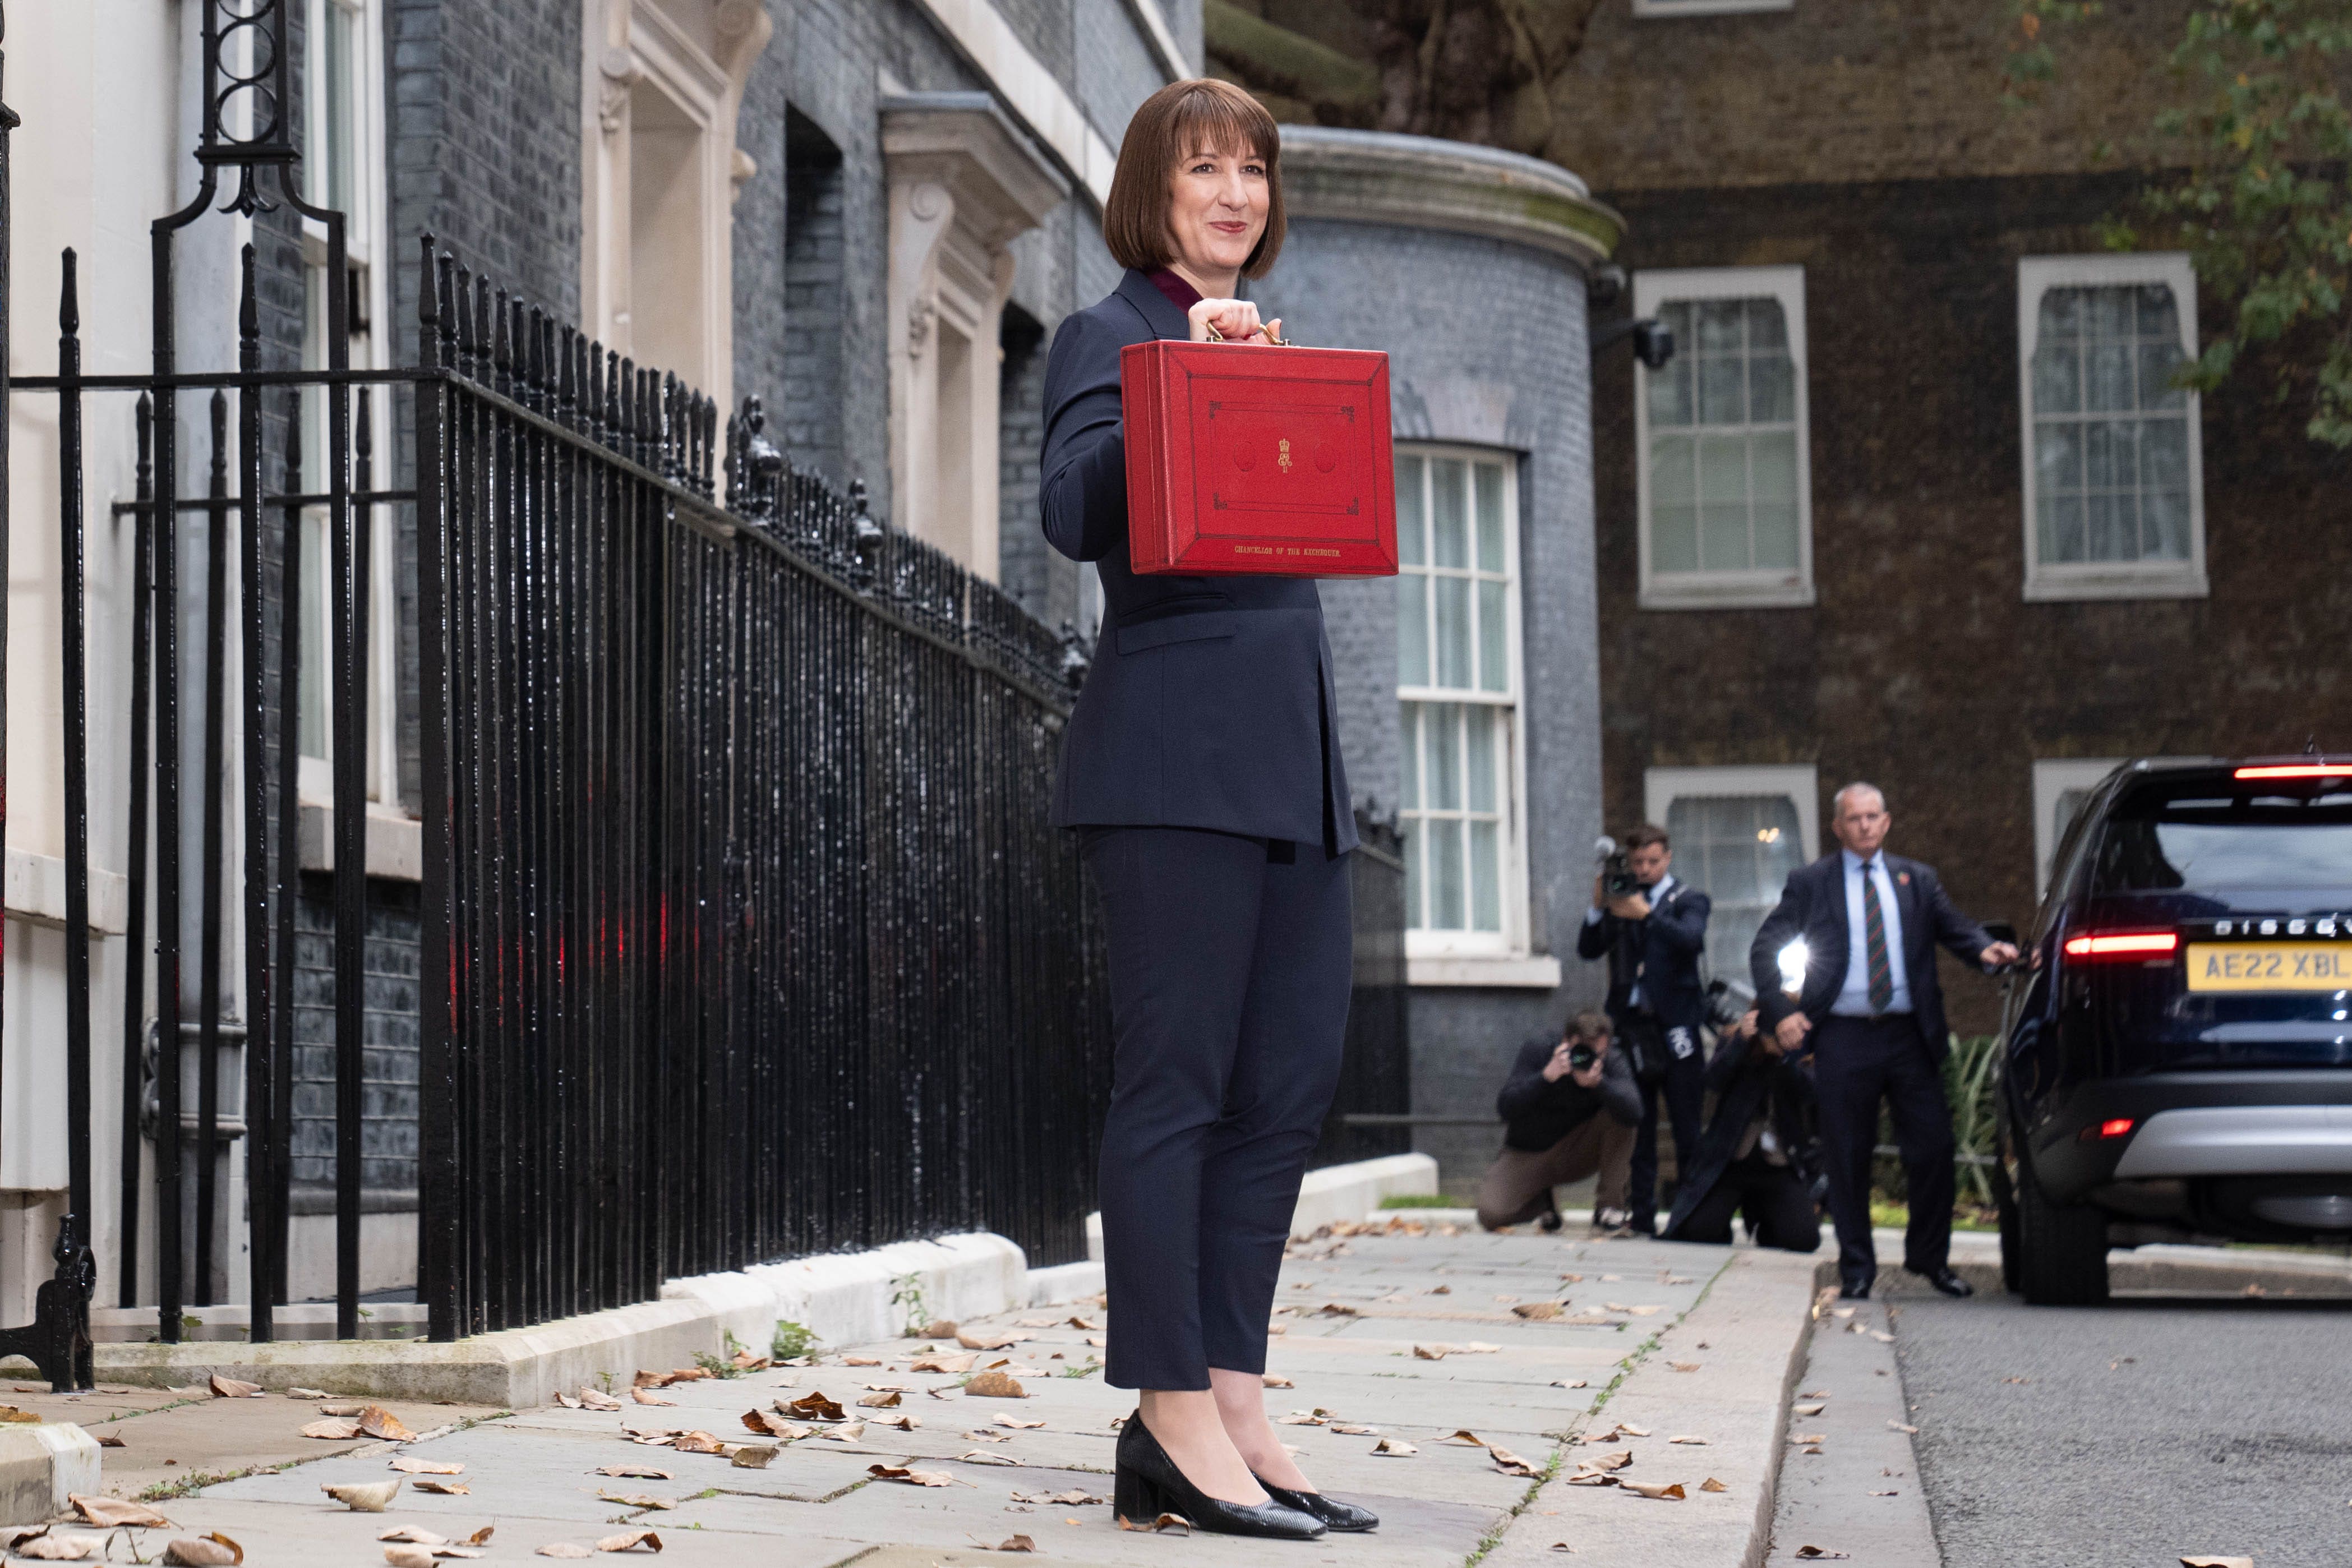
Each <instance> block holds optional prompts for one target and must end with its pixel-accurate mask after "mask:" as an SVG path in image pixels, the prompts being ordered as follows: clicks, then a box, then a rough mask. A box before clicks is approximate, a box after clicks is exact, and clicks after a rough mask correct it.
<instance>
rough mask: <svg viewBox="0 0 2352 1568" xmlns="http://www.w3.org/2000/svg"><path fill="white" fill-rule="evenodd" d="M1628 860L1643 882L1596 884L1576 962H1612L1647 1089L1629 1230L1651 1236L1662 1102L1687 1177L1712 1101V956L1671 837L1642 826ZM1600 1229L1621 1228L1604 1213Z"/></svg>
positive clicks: (1637, 1069)
mask: <svg viewBox="0 0 2352 1568" xmlns="http://www.w3.org/2000/svg"><path fill="white" fill-rule="evenodd" d="M1625 848H1626V862H1627V865H1628V867H1629V868H1631V869H1632V871H1633V880H1634V881H1635V882H1636V883H1637V884H1638V886H1637V888H1636V889H1635V890H1634V891H1633V892H1631V893H1628V894H1626V895H1625V896H1623V897H1622V898H1616V899H1604V894H1605V893H1606V889H1604V888H1603V887H1602V885H1601V879H1600V878H1599V877H1595V878H1593V879H1592V907H1591V909H1590V910H1586V911H1585V916H1584V929H1583V930H1582V931H1579V932H1577V936H1576V955H1577V956H1578V957H1579V958H1581V959H1586V960H1588V961H1589V960H1591V959H1596V958H1603V957H1605V958H1607V959H1608V960H1609V999H1608V1002H1607V1004H1606V1005H1607V1006H1608V1009H1609V1016H1610V1017H1612V1018H1613V1019H1615V1020H1616V1023H1617V1035H1618V1041H1619V1045H1620V1047H1621V1048H1623V1049H1626V1051H1627V1054H1628V1055H1629V1056H1630V1057H1631V1058H1633V1068H1634V1077H1635V1079H1636V1080H1637V1082H1638V1083H1639V1085H1640V1088H1641V1095H1642V1125H1641V1129H1640V1131H1638V1132H1636V1133H1635V1134H1634V1139H1633V1180H1632V1182H1631V1183H1630V1184H1628V1188H1627V1194H1628V1195H1627V1198H1626V1202H1627V1203H1628V1204H1629V1205H1632V1212H1631V1213H1630V1214H1628V1215H1624V1216H1622V1224H1623V1226H1625V1227H1626V1228H1628V1229H1630V1230H1631V1231H1633V1233H1636V1234H1639V1235H1642V1236H1647V1235H1649V1234H1650V1233H1651V1232H1652V1231H1654V1229H1655V1228H1656V1226H1657V1219H1658V1210H1657V1201H1658V1193H1657V1187H1658V1100H1659V1096H1660V1091H1664V1099H1665V1102H1666V1121H1667V1124H1668V1125H1669V1126H1671V1127H1672V1128H1673V1129H1674V1131H1675V1169H1676V1170H1678V1171H1687V1170H1688V1169H1689V1168H1690V1162H1691V1161H1692V1160H1694V1159H1696V1157H1697V1152H1698V1144H1699V1130H1700V1113H1701V1111H1702V1110H1703V1108H1704V1106H1705V1104H1706V1062H1705V1061H1704V1059H1703V1058H1701V1057H1700V1054H1699V1048H1698V1029H1699V1025H1700V1023H1701V1021H1703V1020H1704V1019H1705V1018H1706V986H1704V985H1703V984H1700V981H1699V975H1698V965H1699V958H1700V956H1701V954H1703V953H1704V952H1706V917H1707V913H1708V910H1709V909H1710V905H1709V904H1708V901H1707V897H1706V894H1705V893H1703V892H1700V891H1699V890H1698V889H1696V888H1691V887H1685V886H1684V885H1683V884H1682V883H1681V882H1678V881H1676V880H1675V875H1674V872H1673V871H1672V870H1671V869H1670V868H1671V867H1672V866H1673V864H1674V858H1675V851H1674V846H1673V845H1672V844H1671V843H1670V842H1668V840H1667V838H1666V830H1665V829H1664V828H1663V827H1657V826H1651V825H1649V824H1647V823H1644V824H1643V826H1640V827H1637V828H1635V829H1634V830H1633V832H1631V833H1629V834H1627V835H1626V836H1625ZM1592 1217H1593V1223H1594V1226H1595V1228H1596V1229H1601V1228H1615V1227H1614V1226H1609V1225H1608V1224H1607V1223H1606V1220H1607V1217H1608V1216H1604V1215H1601V1214H1599V1213H1595V1214H1594V1215H1593V1216H1592Z"/></svg>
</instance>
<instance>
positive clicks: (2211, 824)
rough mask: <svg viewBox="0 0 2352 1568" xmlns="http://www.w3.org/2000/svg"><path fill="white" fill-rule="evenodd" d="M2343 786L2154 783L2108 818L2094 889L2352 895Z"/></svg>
mask: <svg viewBox="0 0 2352 1568" xmlns="http://www.w3.org/2000/svg"><path fill="white" fill-rule="evenodd" d="M2343 783H2344V781H2342V780H2339V779H2326V780H2319V781H2315V782H2314V783H2313V784H2309V785H2299V784H2297V783H2290V782H2282V781H2278V780H2233V779H2203V780H2189V781H2164V782H2161V783H2154V784H2148V785H2145V786H2143V787H2141V788H2139V789H2137V790H2135V791H2133V792H2132V793H2130V794H2129V795H2126V796H2124V797H2123V798H2122V799H2121V800H2119V801H2118V802H2116V806H2115V808H2114V810H2113V811H2111V812H2110V813H2109V814H2108V816H2107V820H2106V823H2105V826H2104V828H2103V830H2102V837H2101V839H2100V843H2099V853H2098V858H2097V860H2096V862H2095V865H2094V867H2093V870H2092V889H2093V891H2095V892H2101V893H2130V892H2149V891H2162V890H2165V889H2199V888H2276V889H2346V888H2352V792H2347V790H2346V789H2345V788H2344V787H2343Z"/></svg>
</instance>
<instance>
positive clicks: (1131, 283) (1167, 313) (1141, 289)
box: [1118, 267, 1192, 338]
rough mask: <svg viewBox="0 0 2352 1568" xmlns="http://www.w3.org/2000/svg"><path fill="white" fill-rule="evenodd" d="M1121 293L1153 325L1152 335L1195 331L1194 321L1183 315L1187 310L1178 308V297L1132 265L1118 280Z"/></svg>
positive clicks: (1171, 335) (1170, 335)
mask: <svg viewBox="0 0 2352 1568" xmlns="http://www.w3.org/2000/svg"><path fill="white" fill-rule="evenodd" d="M1118 297H1119V298H1120V299H1122V300H1126V301H1127V302H1128V303H1129V304H1130V305H1132V306H1134V307H1135V309H1136V310H1137V312H1138V313H1139V314H1140V315H1141V316H1142V317H1143V321H1144V325H1146V326H1148V327H1150V329H1151V335H1152V336H1153V337H1156V338H1189V337H1191V336H1192V322H1191V321H1186V320H1185V319H1184V312H1183V311H1181V310H1178V309H1177V308H1176V304H1175V301H1174V300H1171V299H1169V298H1168V296H1167V295H1165V294H1162V293H1161V292H1160V285H1159V284H1157V283H1154V282H1153V281H1152V280H1151V279H1149V278H1146V277H1145V276H1144V275H1143V274H1142V273H1140V272H1138V271H1137V270H1136V269H1135V268H1132V267H1130V268H1128V269H1127V276H1126V277H1124V278H1122V279H1119V280H1118Z"/></svg>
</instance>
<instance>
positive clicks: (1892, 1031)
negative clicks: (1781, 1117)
mask: <svg viewBox="0 0 2352 1568" xmlns="http://www.w3.org/2000/svg"><path fill="white" fill-rule="evenodd" d="M1812 1043H1813V1092H1814V1094H1815V1096H1816V1097H1817V1098H1818V1099H1819V1100H1820V1102H1821V1117H1822V1165H1823V1167H1824V1169H1825V1170H1826V1172H1827V1173H1828V1175H1829V1189H1830V1190H1829V1207H1830V1218H1831V1220H1832V1222H1834V1223H1835V1225H1836V1226H1837V1238H1838V1276H1839V1278H1840V1279H1842V1280H1843V1282H1844V1283H1846V1284H1848V1285H1864V1286H1866V1285H1868V1284H1869V1283H1870V1282H1871V1281H1872V1280H1873V1279H1876V1278H1877V1277H1878V1249H1877V1248H1876V1247H1874V1246H1873V1245H1872V1244H1871V1237H1870V1155H1871V1151H1872V1150H1873V1149H1874V1148H1875V1147H1876V1146H1877V1143H1878V1102H1879V1101H1880V1100H1882V1099H1884V1100H1885V1101H1886V1109H1887V1112H1888V1114H1889V1116H1890V1117H1891V1118H1892V1120H1893V1121H1894V1122H1895V1146H1896V1147H1897V1148H1899V1149H1901V1150H1902V1151H1903V1179H1904V1184H1905V1185H1906V1187H1907V1188H1908V1189H1909V1191H1910V1199H1911V1224H1910V1227H1909V1228H1908V1229H1907V1230H1906V1231H1905V1232H1904V1233H1903V1266H1904V1267H1905V1268H1910V1269H1913V1270H1915V1271H1916V1272H1918V1273H1921V1274H1932V1273H1935V1272H1937V1271H1938V1270H1940V1269H1942V1268H1946V1267H1947V1266H1948V1264H1949V1262H1950V1258H1951V1251H1952V1111H1951V1107H1950V1106H1949V1105H1948V1104H1947V1103H1946V1101H1945V1100H1944V1079H1943V1075H1942V1073H1940V1072H1939V1071H1937V1068H1936V1064H1935V1061H1934V1060H1933V1059H1932V1058H1930V1057H1929V1056H1928V1054H1927V1041H1926V1040H1925V1039H1923V1038H1921V1037H1920V1034H1919V1025H1918V1021H1917V1020H1916V1018H1914V1017H1912V1016H1910V1015H1909V1014H1907V1013H1897V1014H1890V1015H1889V1016H1885V1017H1883V1018H1841V1017H1838V1016H1834V1015H1832V1016H1830V1017H1827V1018H1823V1019H1822V1021H1821V1025H1820V1026H1819V1027H1818V1028H1816V1029H1815V1030H1814V1031H1813V1036H1812Z"/></svg>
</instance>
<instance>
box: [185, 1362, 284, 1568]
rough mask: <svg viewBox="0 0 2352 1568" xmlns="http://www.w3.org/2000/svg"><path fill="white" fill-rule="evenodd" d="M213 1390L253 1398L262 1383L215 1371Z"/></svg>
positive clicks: (219, 1394) (221, 1396)
mask: <svg viewBox="0 0 2352 1568" xmlns="http://www.w3.org/2000/svg"><path fill="white" fill-rule="evenodd" d="M212 1390H213V1397H214V1398H215V1399H253V1398H257V1397H258V1396H259V1395H260V1394H261V1384H257V1383H247V1382H245V1381H244V1380H243V1379H241V1378H235V1377H224V1376H222V1375H221V1374H220V1373H213V1376H212ZM177 1544H178V1542H173V1545H177ZM166 1550H168V1548H167V1549H166Z"/></svg>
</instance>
